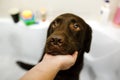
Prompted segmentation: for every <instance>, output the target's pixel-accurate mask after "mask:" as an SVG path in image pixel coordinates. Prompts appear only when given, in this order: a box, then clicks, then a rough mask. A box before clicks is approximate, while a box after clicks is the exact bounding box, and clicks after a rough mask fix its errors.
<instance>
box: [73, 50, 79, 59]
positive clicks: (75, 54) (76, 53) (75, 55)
mask: <svg viewBox="0 0 120 80" xmlns="http://www.w3.org/2000/svg"><path fill="white" fill-rule="evenodd" d="M72 56H73V58H74V59H75V61H76V59H77V56H78V51H75V52H74V54H73V55H72Z"/></svg>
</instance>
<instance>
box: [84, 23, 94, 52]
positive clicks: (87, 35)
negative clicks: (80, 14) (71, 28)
mask: <svg viewBox="0 0 120 80" xmlns="http://www.w3.org/2000/svg"><path fill="white" fill-rule="evenodd" d="M91 40H92V29H91V27H90V26H89V25H88V24H86V33H85V42H84V50H85V52H87V53H88V52H89V51H90V46H91Z"/></svg>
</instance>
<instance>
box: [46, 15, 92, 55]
mask: <svg viewBox="0 0 120 80" xmlns="http://www.w3.org/2000/svg"><path fill="white" fill-rule="evenodd" d="M91 38H92V30H91V28H90V26H89V25H88V24H87V23H85V21H84V20H83V19H81V18H80V17H78V16H76V15H74V14H70V13H66V14H62V15H60V16H58V17H57V18H55V19H54V20H53V21H52V22H51V24H50V26H49V28H48V33H47V41H46V46H45V52H46V53H48V54H52V55H58V54H61V55H65V54H73V53H74V51H85V52H89V50H90V43H91Z"/></svg>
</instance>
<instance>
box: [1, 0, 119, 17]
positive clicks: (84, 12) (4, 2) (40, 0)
mask: <svg viewBox="0 0 120 80" xmlns="http://www.w3.org/2000/svg"><path fill="white" fill-rule="evenodd" d="M110 1H111V5H112V8H111V9H113V10H112V12H111V13H112V14H111V16H113V14H114V12H115V9H116V5H117V3H118V1H119V0H110ZM102 2H103V0H97V1H96V0H0V17H9V14H8V10H9V9H10V8H14V7H17V8H19V9H20V10H24V9H31V10H32V11H33V12H36V11H39V10H40V8H42V7H45V8H46V9H47V12H48V18H53V17H55V16H57V15H59V14H61V13H64V12H73V13H75V14H77V15H79V16H82V17H85V18H97V17H98V15H99V12H100V7H101V5H102Z"/></svg>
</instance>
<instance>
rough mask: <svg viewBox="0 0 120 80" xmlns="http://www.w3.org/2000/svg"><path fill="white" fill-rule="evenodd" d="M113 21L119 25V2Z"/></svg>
mask: <svg viewBox="0 0 120 80" xmlns="http://www.w3.org/2000/svg"><path fill="white" fill-rule="evenodd" d="M113 22H114V23H115V24H116V25H120V3H119V5H118V7H117V10H116V13H115V16H114V20H113Z"/></svg>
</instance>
